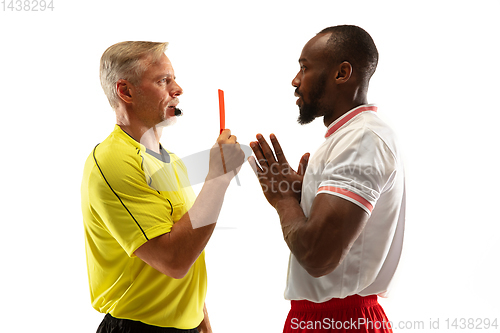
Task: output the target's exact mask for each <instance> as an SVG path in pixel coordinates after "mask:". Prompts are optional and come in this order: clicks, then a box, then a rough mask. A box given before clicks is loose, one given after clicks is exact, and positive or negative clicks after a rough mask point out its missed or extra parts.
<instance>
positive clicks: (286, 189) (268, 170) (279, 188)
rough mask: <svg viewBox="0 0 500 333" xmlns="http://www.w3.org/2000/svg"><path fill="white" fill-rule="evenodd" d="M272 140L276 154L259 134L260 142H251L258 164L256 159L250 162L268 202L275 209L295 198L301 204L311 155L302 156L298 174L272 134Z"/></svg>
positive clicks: (251, 158) (250, 159)
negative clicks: (283, 200)
mask: <svg viewBox="0 0 500 333" xmlns="http://www.w3.org/2000/svg"><path fill="white" fill-rule="evenodd" d="M270 138H271V143H272V145H273V147H274V154H273V151H272V149H271V148H270V147H269V145H268V144H267V142H266V140H265V139H264V137H263V136H262V135H261V134H257V140H258V141H253V142H250V147H251V148H252V150H253V152H254V154H255V157H256V158H257V161H258V163H257V161H256V160H255V158H254V157H250V158H249V159H248V162H249V163H250V165H251V166H252V168H253V170H254V172H255V174H256V175H257V177H258V178H259V182H260V185H261V187H262V191H263V192H264V195H265V196H266V199H267V201H268V202H269V203H270V204H271V205H272V206H273V207H276V204H277V203H278V201H280V200H282V199H286V198H294V199H296V200H297V201H298V202H300V195H301V191H302V180H303V178H304V174H305V172H306V168H307V163H308V161H309V153H306V154H304V155H303V156H302V158H301V159H300V163H299V167H298V169H297V172H296V171H294V170H293V169H292V168H291V167H290V165H289V164H288V162H287V160H286V158H285V155H284V154H283V150H282V149H281V146H280V144H279V142H278V139H277V138H276V136H275V135H274V134H271V135H270Z"/></svg>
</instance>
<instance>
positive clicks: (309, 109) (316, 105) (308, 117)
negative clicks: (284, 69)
mask: <svg viewBox="0 0 500 333" xmlns="http://www.w3.org/2000/svg"><path fill="white" fill-rule="evenodd" d="M326 79H327V74H326V72H323V73H321V75H320V76H319V78H318V80H317V81H316V83H315V84H314V86H313V87H312V89H311V91H312V92H311V94H310V95H309V100H310V101H311V102H310V103H306V102H305V101H304V98H302V106H299V111H300V114H299V117H298V118H297V122H298V123H299V124H301V125H305V124H309V123H310V122H312V121H313V120H314V119H315V118H316V117H319V116H321V115H322V114H323V113H324V112H323V111H324V109H325V107H324V106H323V105H322V104H321V103H320V101H319V100H320V98H321V97H322V96H323V94H324V92H325V89H326ZM295 93H296V94H297V95H299V96H300V97H303V96H302V94H301V93H300V92H299V91H298V88H297V89H296V90H295Z"/></svg>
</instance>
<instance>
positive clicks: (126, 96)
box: [116, 79, 134, 104]
mask: <svg viewBox="0 0 500 333" xmlns="http://www.w3.org/2000/svg"><path fill="white" fill-rule="evenodd" d="M133 89H134V86H133V85H132V84H131V83H130V82H129V81H127V80H124V79H120V80H118V82H116V94H117V95H118V98H120V99H121V100H122V101H124V102H125V103H127V104H130V103H132V96H133Z"/></svg>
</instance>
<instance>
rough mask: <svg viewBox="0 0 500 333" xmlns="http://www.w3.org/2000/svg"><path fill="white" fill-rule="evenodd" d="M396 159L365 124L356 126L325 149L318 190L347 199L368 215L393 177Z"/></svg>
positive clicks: (318, 191)
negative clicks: (360, 126) (362, 126)
mask: <svg viewBox="0 0 500 333" xmlns="http://www.w3.org/2000/svg"><path fill="white" fill-rule="evenodd" d="M395 170H396V161H395V158H394V155H393V153H392V152H391V151H390V149H389V148H388V147H387V145H386V144H385V143H384V142H383V140H382V139H381V138H380V137H379V136H378V135H377V134H375V133H374V132H373V131H371V130H370V129H368V128H356V129H354V130H351V131H349V132H347V133H343V134H342V137H341V138H340V139H339V140H338V142H336V143H335V145H334V146H333V147H332V148H331V150H330V151H329V153H328V157H327V159H326V164H325V166H324V169H323V173H322V175H321V181H320V184H319V187H318V190H317V193H316V195H317V194H319V193H328V194H331V195H335V196H338V197H341V198H343V199H345V200H348V201H350V202H352V203H354V204H356V205H358V206H359V207H361V208H362V209H363V210H365V211H366V212H367V213H368V214H369V215H370V214H371V212H372V210H373V209H374V207H375V204H376V202H377V200H378V198H379V197H380V194H381V193H382V192H383V191H385V190H387V189H388V188H389V187H390V186H391V182H392V181H393V180H394V179H393V178H394V174H395Z"/></svg>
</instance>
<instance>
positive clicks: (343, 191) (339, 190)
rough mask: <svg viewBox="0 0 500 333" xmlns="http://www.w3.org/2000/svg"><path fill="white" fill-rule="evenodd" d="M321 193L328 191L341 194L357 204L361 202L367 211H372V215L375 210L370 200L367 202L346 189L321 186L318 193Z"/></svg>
mask: <svg viewBox="0 0 500 333" xmlns="http://www.w3.org/2000/svg"><path fill="white" fill-rule="evenodd" d="M319 191H328V192H334V193H339V194H342V195H345V196H346V197H349V198H351V199H353V200H355V201H356V202H359V203H360V204H362V205H363V206H365V207H366V209H368V210H369V211H370V213H371V212H372V210H373V205H372V204H371V203H370V202H369V201H368V200H366V199H365V198H363V197H362V196H360V195H357V194H356V193H352V192H350V191H348V190H346V189H343V188H339V187H333V186H321V187H320V188H319V189H318V192H319Z"/></svg>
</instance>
